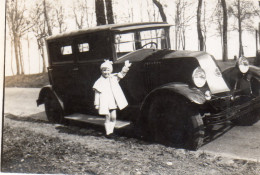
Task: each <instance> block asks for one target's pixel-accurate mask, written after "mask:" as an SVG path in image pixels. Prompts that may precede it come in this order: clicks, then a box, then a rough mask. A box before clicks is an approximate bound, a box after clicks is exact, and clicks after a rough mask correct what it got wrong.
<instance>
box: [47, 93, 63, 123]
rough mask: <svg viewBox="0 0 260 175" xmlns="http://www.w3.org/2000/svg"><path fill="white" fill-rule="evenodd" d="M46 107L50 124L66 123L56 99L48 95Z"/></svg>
mask: <svg viewBox="0 0 260 175" xmlns="http://www.w3.org/2000/svg"><path fill="white" fill-rule="evenodd" d="M44 106H45V112H46V115H47V118H48V120H49V121H50V122H52V123H63V122H64V116H63V110H62V108H61V106H60V104H59V102H58V101H57V99H56V98H54V97H52V96H51V95H48V97H47V98H46V99H45V103H44Z"/></svg>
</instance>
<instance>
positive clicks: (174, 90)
mask: <svg viewBox="0 0 260 175" xmlns="http://www.w3.org/2000/svg"><path fill="white" fill-rule="evenodd" d="M161 92H164V93H169V95H170V94H176V95H180V96H183V97H185V98H186V99H188V100H189V101H191V102H193V103H196V104H200V105H201V104H204V103H205V102H206V98H205V96H204V94H203V93H202V92H201V91H200V90H199V89H197V88H190V87H189V86H188V85H187V84H184V83H169V84H166V85H163V86H161V87H159V88H156V89H154V90H153V91H152V92H150V93H149V94H148V95H147V96H146V97H145V99H144V101H143V103H142V105H141V110H142V108H143V107H144V106H145V104H147V103H148V101H150V99H151V98H152V97H153V96H155V95H157V94H160V93H161Z"/></svg>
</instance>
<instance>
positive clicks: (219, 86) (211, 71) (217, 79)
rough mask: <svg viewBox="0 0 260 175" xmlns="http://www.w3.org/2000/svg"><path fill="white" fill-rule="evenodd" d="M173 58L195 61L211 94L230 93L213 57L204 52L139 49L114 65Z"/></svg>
mask: <svg viewBox="0 0 260 175" xmlns="http://www.w3.org/2000/svg"><path fill="white" fill-rule="evenodd" d="M175 58H178V59H180V58H191V59H194V58H195V59H197V61H198V62H199V64H200V66H201V68H202V69H203V70H204V71H205V73H206V78H207V83H208V86H209V89H210V91H211V93H212V94H217V93H221V92H227V91H230V89H229V88H228V86H227V84H226V82H225V81H224V79H223V77H222V74H221V72H220V70H219V68H218V66H217V64H216V62H215V61H214V59H213V57H212V56H211V55H209V54H208V53H206V52H201V51H174V50H156V49H140V50H137V51H135V52H131V53H129V54H126V55H124V56H122V57H121V58H120V59H119V60H118V61H116V63H123V62H124V61H125V60H129V61H130V62H140V61H143V60H144V61H159V60H166V59H175ZM187 64H188V63H187Z"/></svg>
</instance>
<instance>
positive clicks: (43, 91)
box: [36, 85, 64, 110]
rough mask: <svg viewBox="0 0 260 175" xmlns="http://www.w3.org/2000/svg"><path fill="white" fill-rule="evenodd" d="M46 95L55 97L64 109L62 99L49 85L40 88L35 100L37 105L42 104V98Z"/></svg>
mask: <svg viewBox="0 0 260 175" xmlns="http://www.w3.org/2000/svg"><path fill="white" fill-rule="evenodd" d="M47 96H51V97H52V98H55V99H56V100H57V101H58V102H59V104H60V106H61V108H62V109H63V110H64V104H63V102H62V100H61V99H60V98H59V97H58V95H57V94H56V93H55V91H53V89H52V86H51V85H47V86H44V87H43V88H42V89H41V90H40V93H39V97H38V99H37V100H36V103H37V106H39V105H41V104H43V103H44V99H45V98H46V97H47Z"/></svg>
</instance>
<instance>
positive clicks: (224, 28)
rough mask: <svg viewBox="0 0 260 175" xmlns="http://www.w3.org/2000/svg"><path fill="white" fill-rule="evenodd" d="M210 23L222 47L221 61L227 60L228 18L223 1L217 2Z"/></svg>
mask: <svg viewBox="0 0 260 175" xmlns="http://www.w3.org/2000/svg"><path fill="white" fill-rule="evenodd" d="M212 21H213V23H214V24H215V25H216V31H217V36H218V37H220V39H221V46H222V60H223V61H227V60H228V43H227V32H228V16H227V7H226V1H225V0H218V2H217V4H216V8H215V10H214V12H213V15H212Z"/></svg>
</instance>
